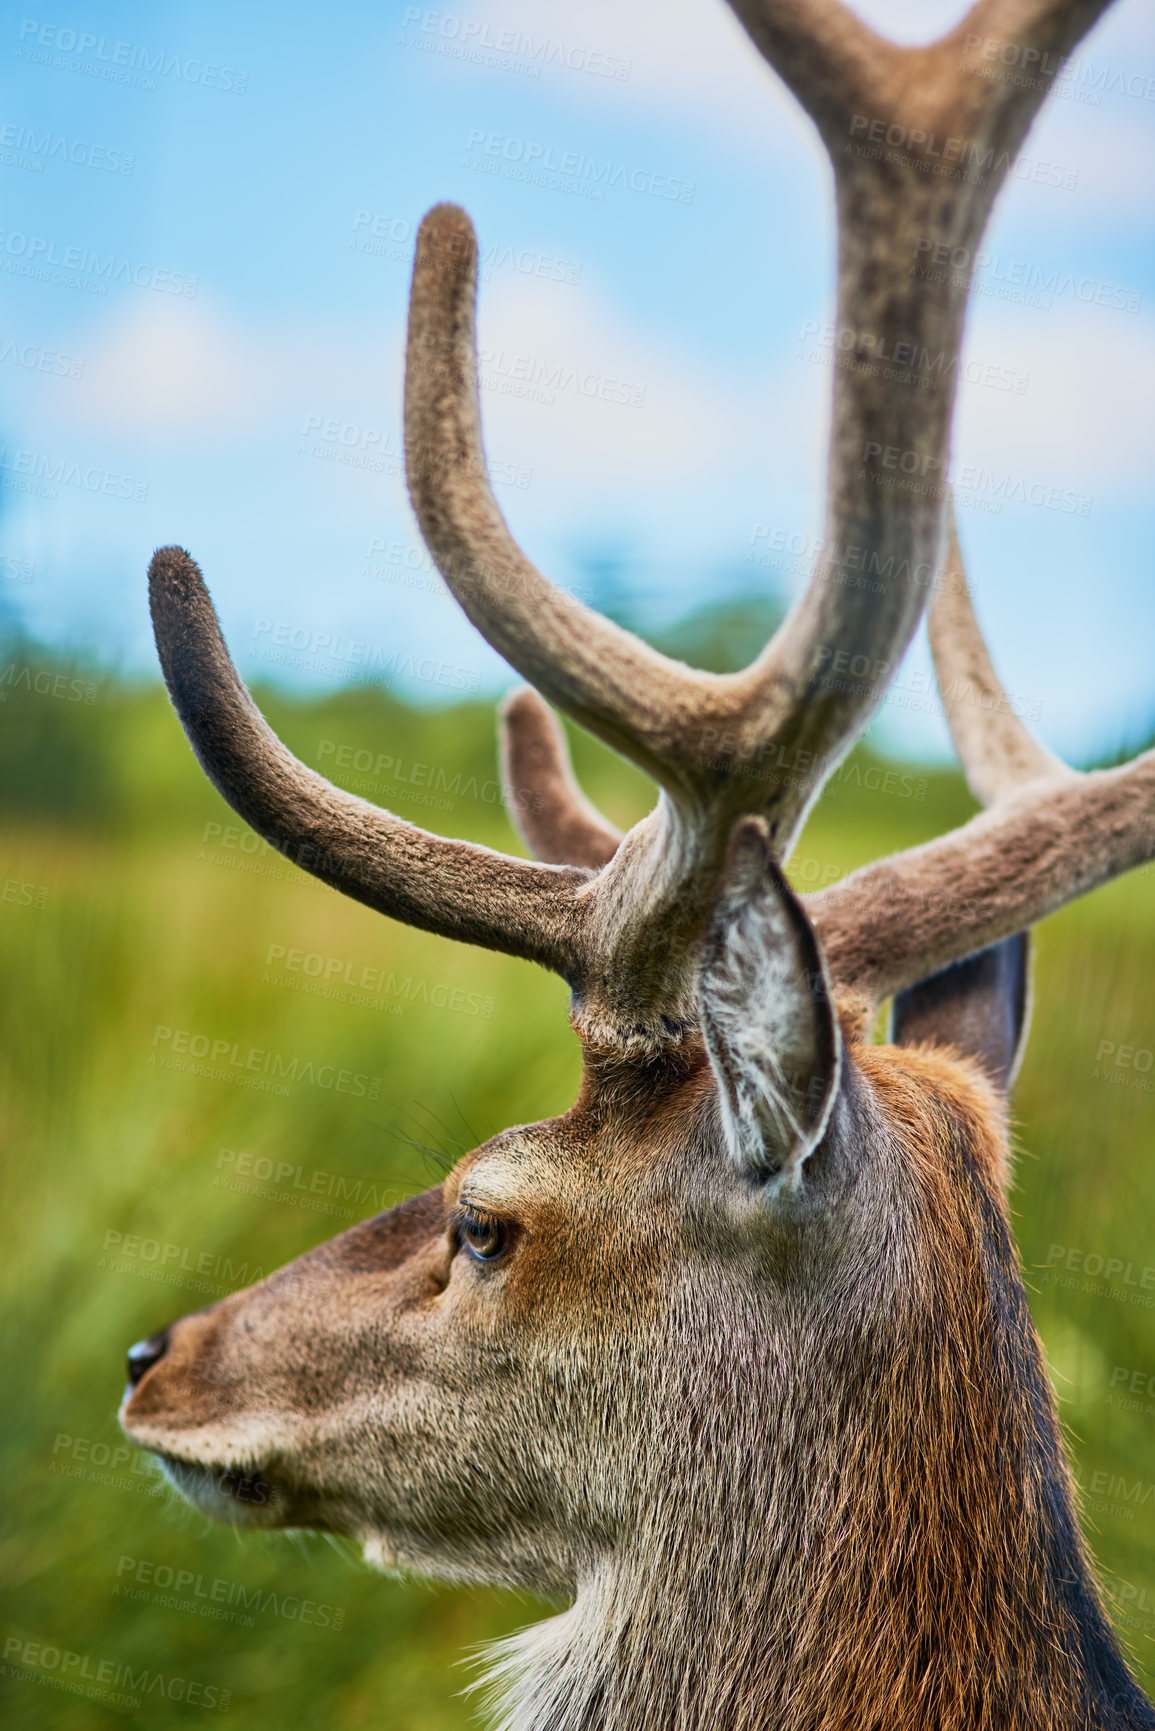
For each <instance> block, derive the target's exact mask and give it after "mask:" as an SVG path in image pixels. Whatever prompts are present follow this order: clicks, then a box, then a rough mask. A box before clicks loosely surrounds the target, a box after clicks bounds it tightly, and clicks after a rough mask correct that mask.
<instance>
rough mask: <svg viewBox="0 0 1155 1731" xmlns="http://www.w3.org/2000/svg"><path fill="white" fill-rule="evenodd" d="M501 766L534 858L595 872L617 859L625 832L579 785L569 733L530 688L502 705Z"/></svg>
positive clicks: (508, 796)
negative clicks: (594, 803) (617, 827)
mask: <svg viewBox="0 0 1155 1731" xmlns="http://www.w3.org/2000/svg"><path fill="white" fill-rule="evenodd" d="M501 768H502V783H503V786H504V788H505V803H506V807H507V809H508V811H509V815H510V817H511V818H512V819H513V821H514V823H515V824H516V825H517V827H518V829H519V830H520V831H521V834H522V835H523V837H524V838H525V842H526V845H527V846H528V847H529V849H530V851H531V852H532V853H533V856H534V858H535V859H540V860H548V861H549V862H550V863H551V864H553V865H577V866H590V867H592V868H593V869H594V870H597V869H598V868H599V867H601V866H604V865H605V864H606V863H607V861H608V860H611V859H613V857H614V855H615V853H616V852H617V851H618V843H619V842H620V841H621V839H622V832H621V830H619V829H615V828H614V826H613V825H612V824H611V823H607V822H606V819H605V818H604V817H602V815H601V813H600V812H598V811H595V809H594V807H593V806H592V805H591V804H590V802H589V800H588V799H587V798H586V796H585V794H584V793H583V792H582V790H581V788H580V787H579V786H578V784H577V782H576V781H575V779H574V773H573V769H572V767H571V765H570V760H569V751H568V750H567V748H566V742H565V735H564V733H563V732H562V730H561V728H560V726H559V725H558V722H557V720H556V718H555V716H554V714H553V711H552V710H551V709H550V708H549V706H548V705H547V704H545V703H543V702H542V700H541V698H540V697H539V696H538V695H537V692H536V691H533V690H532V689H531V688H530V687H529V686H525V685H523V686H522V687H521V689H520V690H519V691H515V692H513V693H512V694H511V695H510V696H509V697H508V698H506V700H505V703H504V705H503V706H502V712H501Z"/></svg>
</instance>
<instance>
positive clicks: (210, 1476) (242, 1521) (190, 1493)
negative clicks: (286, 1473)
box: [157, 1455, 284, 1527]
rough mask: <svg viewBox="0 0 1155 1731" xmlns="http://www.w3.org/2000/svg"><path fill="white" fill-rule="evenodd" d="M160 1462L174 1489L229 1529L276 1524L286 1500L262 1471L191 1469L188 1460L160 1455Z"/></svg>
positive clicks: (202, 1511)
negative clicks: (279, 1509) (278, 1511)
mask: <svg viewBox="0 0 1155 1731" xmlns="http://www.w3.org/2000/svg"><path fill="white" fill-rule="evenodd" d="M157 1459H158V1461H159V1463H160V1467H161V1471H162V1472H163V1473H164V1476H165V1478H166V1479H167V1480H168V1482H169V1484H170V1485H172V1487H173V1489H174V1490H176V1491H179V1493H180V1495H181V1496H182V1497H183V1498H184V1499H185V1501H186V1502H188V1503H191V1504H192V1506H193V1507H194V1508H195V1509H199V1510H200V1512H201V1513H202V1514H203V1515H207V1516H208V1517H209V1519H210V1520H213V1521H221V1522H223V1523H224V1524H225V1525H226V1526H230V1527H267V1526H271V1525H273V1524H275V1522H276V1518H277V1510H278V1508H279V1506H280V1504H281V1503H282V1502H283V1501H284V1497H283V1494H282V1493H281V1492H280V1491H279V1490H278V1489H277V1487H276V1486H275V1485H271V1484H269V1483H268V1481H267V1480H266V1479H264V1478H263V1477H262V1476H261V1474H260V1473H259V1472H252V1473H242V1472H238V1471H237V1469H236V1468H231V1467H228V1468H226V1467H218V1468H210V1467H202V1466H191V1465H190V1464H189V1463H188V1462H187V1461H178V1460H173V1459H171V1458H170V1457H168V1456H166V1455H158V1456H157Z"/></svg>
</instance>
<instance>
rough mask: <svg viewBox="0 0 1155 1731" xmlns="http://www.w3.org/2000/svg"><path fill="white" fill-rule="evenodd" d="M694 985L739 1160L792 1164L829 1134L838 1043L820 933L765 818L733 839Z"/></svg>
mask: <svg viewBox="0 0 1155 1731" xmlns="http://www.w3.org/2000/svg"><path fill="white" fill-rule="evenodd" d="M698 991H699V1007H700V1012H701V1018H702V1029H703V1033H704V1035H705V1040H706V1048H707V1051H708V1052H709V1055H710V1065H711V1068H712V1069H713V1072H714V1077H715V1080H716V1081H717V1084H718V1093H719V1096H720V1099H721V1104H722V1119H723V1123H724V1126H725V1131H726V1139H727V1142H728V1144H729V1148H730V1153H731V1155H732V1157H733V1159H734V1162H735V1164H736V1165H737V1166H738V1167H739V1169H740V1170H742V1171H745V1172H749V1173H752V1174H754V1175H756V1176H759V1177H763V1178H769V1177H773V1176H775V1175H779V1174H786V1173H792V1172H797V1171H798V1170H800V1168H801V1166H802V1163H803V1162H804V1161H805V1160H806V1158H807V1156H808V1155H810V1154H811V1153H813V1151H814V1149H815V1148H816V1147H817V1146H818V1144H819V1142H820V1141H821V1140H822V1137H823V1136H824V1135H825V1133H826V1126H827V1124H828V1123H829V1120H830V1113H831V1110H832V1108H833V1105H834V1100H835V1097H836V1095H837V1092H838V1078H839V1073H840V1069H841V1062H842V1046H841V1040H840V1036H839V1030H838V1018H837V1016H836V1015H835V1012H834V1003H833V998H832V994H831V989H830V980H829V977H828V975H827V972H826V963H825V961H824V960H823V957H822V952H821V950H820V949H819V947H818V939H817V937H816V936H815V934H814V929H813V927H812V926H811V924H810V921H809V920H808V919H807V917H806V914H805V912H804V911H803V908H802V904H801V903H800V902H799V900H798V898H797V896H796V895H795V894H794V892H793V890H792V889H791V888H790V885H789V884H788V883H787V882H786V879H785V878H784V877H783V875H782V873H781V871H780V870H779V868H778V865H777V862H776V861H775V859H774V857H773V855H772V853H771V851H770V837H769V832H768V830H767V827H766V824H765V822H764V821H763V820H762V819H761V818H756V817H750V818H743V819H742V820H741V822H740V823H738V824H736V825H735V828H734V832H733V834H732V836H731V838H730V846H729V850H728V853H727V856H726V865H725V869H724V872H723V876H722V883H721V888H720V891H719V895H718V900H717V902H716V904H715V907H714V912H713V916H712V919H711V923H710V930H709V933H708V935H707V938H706V942H705V946H704V950H703V955H702V966H701V973H700V977H699V987H698Z"/></svg>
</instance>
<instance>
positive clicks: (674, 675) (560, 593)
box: [405, 204, 710, 797]
mask: <svg viewBox="0 0 1155 1731" xmlns="http://www.w3.org/2000/svg"><path fill="white" fill-rule="evenodd" d="M476 293H477V240H476V236H475V235H474V232H473V225H472V223H471V222H470V220H469V218H468V217H467V216H466V214H465V212H464V211H463V210H460V209H459V208H458V207H457V206H456V205H452V204H440V205H436V206H435V207H434V209H433V210H431V211H430V212H429V213H428V215H427V216H426V218H425V220H424V221H423V223H422V224H421V228H420V231H419V233H418V237H417V250H416V256H415V258H414V264H413V286H412V290H411V294H410V302H409V341H408V349H407V354H406V362H405V452H406V466H407V471H408V477H409V492H410V496H411V498H412V500H413V508H414V511H415V512H416V514H417V520H418V522H419V523H420V525H421V532H422V535H423V536H424V538H425V542H426V545H427V546H428V547H429V550H430V552H431V553H432V554H433V557H434V559H435V560H436V562H437V565H438V568H439V569H440V571H441V573H442V576H443V577H444V578H445V581H446V583H447V584H448V585H449V587H450V588H451V589H452V591H453V593H454V595H455V596H456V597H457V599H458V601H459V602H460V603H461V606H462V607H463V608H464V610H465V612H466V613H467V614H468V616H469V618H470V619H471V620H472V621H473V623H474V625H476V626H477V628H478V630H479V631H480V632H481V633H482V635H483V636H484V637H485V638H486V640H487V641H488V642H489V643H491V644H492V645H493V647H494V648H495V649H496V650H497V651H498V653H499V654H500V655H503V656H504V657H505V658H506V660H507V661H509V662H510V663H511V664H512V665H513V666H514V667H516V669H517V670H518V672H519V673H520V674H521V675H522V676H523V678H525V679H528V680H529V681H530V682H531V683H532V684H533V685H534V686H535V687H536V688H537V689H538V690H539V691H540V692H542V693H543V694H544V695H545V696H546V697H548V698H549V699H550V701H551V702H553V703H555V704H556V705H557V706H558V708H559V709H562V710H564V711H565V713H566V714H568V715H571V716H572V717H573V718H574V720H576V721H579V722H580V723H581V724H582V726H584V727H586V728H588V729H589V731H590V732H591V733H594V734H596V735H597V736H598V737H599V738H601V739H603V740H605V742H606V743H607V744H608V745H611V746H613V747H614V748H615V750H617V751H619V752H621V753H622V754H623V756H626V757H629V758H632V759H633V761H634V762H635V763H638V764H639V765H640V766H641V767H642V768H643V769H645V770H646V771H647V773H648V774H650V775H652V776H653V777H654V779H655V780H656V781H657V782H658V783H659V784H660V785H663V786H665V787H667V789H669V790H670V791H671V792H672V793H673V794H674V796H675V797H678V796H679V795H680V794H682V793H683V792H685V791H687V790H686V788H685V784H684V781H683V779H682V778H681V777H680V776H679V774H678V772H677V767H676V766H677V759H678V756H679V753H678V749H677V745H678V741H679V738H680V734H681V731H682V726H681V724H683V723H684V717H685V714H686V712H689V713H690V714H693V713H694V712H695V711H696V709H697V708H698V706H699V705H700V704H701V703H702V701H703V699H704V697H705V691H706V686H707V684H708V682H709V678H710V676H709V675H703V674H697V673H694V672H693V671H692V669H690V668H688V667H685V666H683V665H682V664H681V663H680V662H676V661H671V660H669V659H668V657H666V656H664V655H660V654H659V653H658V652H657V651H656V650H654V649H651V648H649V647H648V646H647V645H646V644H643V643H641V642H640V641H639V640H638V639H637V638H636V637H634V636H633V635H632V634H631V633H630V632H628V631H623V630H622V629H621V628H620V627H619V626H617V625H615V624H613V623H612V621H610V620H609V619H606V618H604V617H603V616H602V615H600V614H597V613H594V612H592V611H591V610H590V609H589V608H588V607H585V606H583V605H582V603H581V602H580V601H576V600H575V599H574V598H573V597H572V596H571V595H568V594H566V592H565V591H564V590H562V589H559V588H557V587H556V586H555V585H554V584H552V583H550V582H549V581H548V580H547V579H546V578H545V577H543V576H542V574H541V572H540V571H538V570H537V569H536V567H535V566H534V565H532V564H531V563H530V561H529V560H528V559H527V558H526V556H525V554H524V553H523V552H522V551H521V549H520V547H519V546H518V545H517V543H516V542H515V540H514V539H513V536H512V535H511V534H510V532H509V528H508V526H507V525H506V522H505V519H504V517H503V516H502V514H501V511H500V510H499V508H498V505H497V501H496V500H495V499H494V497H493V492H492V490H491V488H490V485H489V479H488V470H487V465H486V460H485V452H484V450H483V447H482V442H481V427H480V411H479V407H478V390H477V346H476V337H475V329H474V325H475V302H476Z"/></svg>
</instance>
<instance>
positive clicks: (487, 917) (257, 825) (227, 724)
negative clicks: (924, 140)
mask: <svg viewBox="0 0 1155 1731" xmlns="http://www.w3.org/2000/svg"><path fill="white" fill-rule="evenodd" d="M149 600H150V605H151V608H152V619H153V628H154V630H155V633H156V642H157V648H158V649H159V651H160V660H161V666H162V667H163V669H164V676H165V681H166V683H167V685H168V689H169V694H170V696H171V698H172V701H173V706H174V707H175V709H176V711H177V714H178V715H179V716H180V718H181V721H182V722H183V723H184V728H185V732H186V733H187V734H188V737H189V740H190V742H191V744H192V747H193V750H194V751H195V752H196V754H197V757H198V758H199V759H200V762H201V765H202V767H203V768H204V770H205V773H206V774H207V775H208V777H209V780H210V781H211V782H212V783H213V785H214V786H215V787H216V788H217V789H218V790H219V791H220V793H221V794H223V796H224V798H225V799H227V800H228V802H229V804H230V805H231V806H232V808H233V810H234V811H236V812H239V813H240V815H241V817H243V818H244V820H245V822H246V823H248V824H250V825H251V826H252V828H253V829H255V830H256V832H257V834H258V835H260V836H263V837H264V839H265V840H266V841H267V842H268V843H269V844H270V846H271V847H274V848H275V849H276V850H277V852H278V853H281V854H284V856H285V857H286V859H289V860H291V861H292V862H293V863H294V864H295V865H299V866H301V867H302V868H303V869H304V870H306V871H309V872H312V873H313V874H314V876H316V877H319V878H321V879H323V880H324V882H325V883H327V884H331V885H332V886H333V888H334V889H338V890H341V891H343V892H344V894H346V895H349V896H353V897H354V898H355V899H356V900H357V901H360V902H364V903H366V905H367V906H369V907H371V908H376V909H377V911H378V912H379V913H383V914H389V915H390V916H391V917H392V918H393V919H397V920H403V921H404V922H405V924H406V925H411V926H420V927H421V929H422V930H423V931H428V932H437V933H439V934H440V935H441V936H443V937H451V938H460V939H461V940H462V941H463V942H465V943H470V944H482V945H484V946H485V948H486V949H491V950H503V951H505V952H506V953H507V954H510V955H516V956H524V957H526V958H528V959H529V960H531V961H537V962H541V963H543V964H544V965H545V966H546V967H549V968H553V969H554V970H555V971H556V972H558V973H560V974H563V975H565V976H567V977H572V976H573V975H574V974H575V973H576V972H578V970H579V961H578V958H579V956H580V953H581V941H580V935H579V934H580V920H579V918H578V915H577V912H576V909H575V895H576V892H577V891H578V890H579V889H580V888H581V886H582V885H583V884H584V883H585V882H586V881H587V879H588V873H587V872H584V871H579V870H572V869H565V870H563V869H560V868H558V867H556V866H547V865H535V864H532V863H530V862H529V861H527V860H518V859H511V858H508V857H507V856H506V855H504V854H499V853H494V852H492V851H491V850H490V849H489V848H484V847H476V846H474V845H473V844H472V843H470V842H463V841H445V840H443V839H442V837H440V836H436V835H430V834H429V833H428V832H427V831H426V830H423V829H418V828H417V826H416V825H415V824H411V823H406V822H405V821H404V820H403V819H401V818H398V817H394V816H393V814H392V813H391V812H388V811H382V810H381V809H380V808H379V807H377V806H374V805H370V804H369V803H368V801H367V800H363V799H358V798H357V797H356V796H355V795H354V794H351V793H345V792H344V791H343V790H342V789H341V788H339V787H334V786H333V785H332V783H331V782H328V781H326V780H325V779H324V777H323V776H319V775H317V774H315V773H314V772H313V770H311V769H309V768H307V767H306V765H305V764H303V763H300V762H299V761H298V760H297V759H296V758H295V757H294V756H293V755H292V753H291V752H290V751H288V750H287V749H286V747H285V746H284V745H282V744H281V741H280V740H279V739H278V738H277V736H276V734H275V733H273V731H272V729H271V728H270V727H269V725H268V723H267V722H266V721H265V720H264V718H263V716H262V715H261V714H260V712H259V711H258V709H257V708H256V706H255V705H254V703H253V701H252V698H251V697H250V696H249V694H248V692H247V691H246V690H245V687H244V685H243V684H242V683H241V680H240V678H239V676H238V674H237V671H236V669H235V667H234V666H233V663H232V661H231V659H230V658H229V652H228V650H227V649H226V648H225V644H224V639H223V637H222V636H221V629H220V625H219V623H218V621H217V616H216V613H215V612H214V610H213V604H212V602H211V601H210V599H209V595H208V591H207V589H206V588H205V586H204V581H203V579H202V577H201V574H200V571H199V569H198V567H197V566H196V564H195V563H194V562H193V560H192V559H190V557H189V555H188V554H187V553H186V552H184V550H183V549H182V548H180V547H162V548H161V549H160V551H159V552H158V553H156V554H155V555H154V557H153V560H152V564H151V566H150V567H149Z"/></svg>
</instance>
